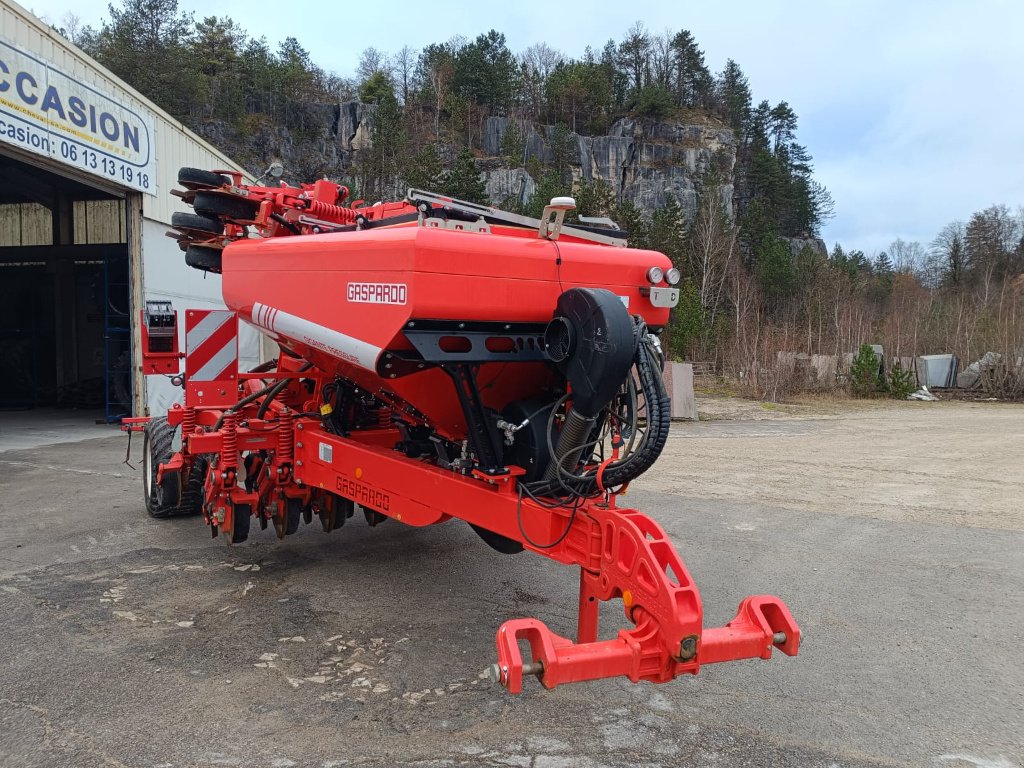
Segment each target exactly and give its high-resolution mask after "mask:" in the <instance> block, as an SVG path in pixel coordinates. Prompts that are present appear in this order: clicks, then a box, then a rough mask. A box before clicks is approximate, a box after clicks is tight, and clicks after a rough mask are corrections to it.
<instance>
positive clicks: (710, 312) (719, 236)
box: [689, 184, 736, 329]
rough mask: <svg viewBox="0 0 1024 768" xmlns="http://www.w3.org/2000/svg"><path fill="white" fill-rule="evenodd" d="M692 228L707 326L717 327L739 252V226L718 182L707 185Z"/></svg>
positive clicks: (693, 266) (693, 268)
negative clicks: (737, 227) (728, 208)
mask: <svg viewBox="0 0 1024 768" xmlns="http://www.w3.org/2000/svg"><path fill="white" fill-rule="evenodd" d="M705 190H706V191H705V192H704V194H701V195H700V197H699V200H698V207H697V216H696V218H695V219H694V222H693V225H692V227H691V230H690V248H689V261H690V274H691V275H693V278H694V281H695V282H696V285H697V293H698V295H699V296H700V303H701V306H702V307H704V316H705V318H706V326H707V327H708V328H709V329H713V328H714V327H715V322H716V320H717V319H718V312H719V310H720V309H721V307H722V298H723V294H724V292H725V285H726V280H727V278H728V277H729V267H730V266H731V264H732V263H733V261H734V259H735V255H736V228H735V227H734V226H733V224H732V221H730V219H729V216H728V213H727V212H726V210H725V206H724V205H723V204H722V199H721V197H720V196H719V194H718V187H717V185H713V184H712V185H706V187H705Z"/></svg>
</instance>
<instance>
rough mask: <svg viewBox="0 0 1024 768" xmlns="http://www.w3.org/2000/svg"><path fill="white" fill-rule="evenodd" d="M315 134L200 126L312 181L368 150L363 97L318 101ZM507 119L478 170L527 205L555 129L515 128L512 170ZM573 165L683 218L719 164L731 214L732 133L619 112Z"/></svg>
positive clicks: (580, 139) (486, 130) (579, 174)
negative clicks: (674, 205)
mask: <svg viewBox="0 0 1024 768" xmlns="http://www.w3.org/2000/svg"><path fill="white" fill-rule="evenodd" d="M311 117H312V130H309V131H307V132H305V135H302V136H297V135H294V134H292V133H289V132H288V131H283V130H280V129H275V128H273V127H271V126H262V127H260V128H259V129H258V130H257V131H255V132H253V133H252V134H251V135H250V136H249V137H248V138H246V139H244V140H239V139H238V138H237V137H236V136H232V135H231V133H232V132H231V131H229V130H228V129H227V128H226V127H225V126H224V125H223V124H220V123H213V122H211V123H208V124H206V125H204V126H202V128H201V131H202V133H204V134H205V135H206V137H207V138H208V139H210V140H211V141H212V142H213V143H215V144H217V145H218V146H221V147H224V148H225V150H226V151H227V152H228V153H229V154H231V155H232V156H234V157H235V158H236V159H238V161H239V162H241V163H243V164H245V165H246V167H248V168H250V169H251V170H253V171H254V172H255V173H257V174H259V173H262V172H263V169H264V168H266V166H267V165H268V164H269V162H270V161H271V160H272V159H274V158H280V159H281V160H282V161H283V162H284V165H285V168H286V169H288V173H287V175H288V177H295V178H301V177H308V178H313V177H316V176H321V175H324V174H327V175H330V176H343V175H344V174H345V171H346V170H347V169H348V168H350V167H351V165H352V163H353V162H354V161H355V160H356V158H357V156H358V153H359V151H360V150H364V149H368V148H369V147H371V146H372V141H373V140H372V136H373V121H374V107H373V106H372V105H367V104H361V103H359V102H347V103H344V104H337V105H323V106H322V107H319V108H318V111H317V112H316V113H315V114H313V115H311ZM511 124H512V121H511V120H510V119H509V118H504V117H489V118H487V119H486V120H485V122H484V125H483V134H482V141H481V144H482V149H483V154H484V155H485V156H484V157H483V158H481V168H482V175H483V176H484V181H485V183H486V188H487V192H488V194H489V195H490V197H491V199H492V201H493V202H495V203H497V202H501V201H503V200H506V199H509V198H514V199H518V200H519V201H520V202H526V200H528V199H529V198H530V196H531V195H533V193H534V192H535V190H536V188H537V181H538V179H535V178H533V177H532V176H531V175H530V174H529V173H528V172H527V171H526V167H536V166H537V165H538V163H539V164H543V165H546V164H549V163H551V162H552V161H553V160H554V149H553V146H552V144H553V140H554V139H555V128H554V127H553V126H536V125H523V124H519V126H518V127H519V131H520V133H521V134H522V136H523V137H524V140H525V152H524V157H523V163H522V164H520V165H519V166H518V167H516V166H510V165H509V164H508V163H507V161H506V160H505V159H504V158H503V157H502V151H501V144H502V138H503V136H504V135H505V133H506V131H508V129H509V126H510V125H511ZM568 146H569V149H570V151H569V165H570V166H571V168H572V173H573V178H574V180H576V181H586V182H594V181H603V182H606V183H607V184H608V185H609V186H610V187H611V189H612V190H613V191H614V192H615V194H616V196H617V197H618V199H619V200H621V201H629V202H631V203H633V204H635V205H636V206H637V207H638V208H639V209H640V210H641V211H645V212H650V211H653V210H654V209H655V208H658V207H660V206H661V205H663V204H664V203H665V200H666V198H667V197H668V196H670V195H671V196H672V197H674V198H675V199H676V201H677V202H678V203H679V204H680V206H681V207H682V209H683V211H684V215H685V216H686V218H687V220H692V218H693V216H694V215H695V212H696V207H697V182H698V180H699V179H700V177H701V174H702V173H703V172H704V170H705V169H707V168H708V167H709V166H710V165H711V164H712V162H713V161H716V160H717V163H718V168H719V169H720V170H721V174H720V175H721V184H720V187H719V193H720V194H721V196H722V201H723V203H724V204H725V206H726V209H727V210H728V211H730V213H731V212H732V210H733V205H732V201H733V183H732V182H733V178H732V172H733V167H734V165H735V161H736V137H735V135H734V133H733V131H732V130H731V129H729V128H725V127H722V126H720V125H717V124H712V123H706V124H695V123H684V122H678V121H670V120H664V121H659V120H650V119H640V118H623V119H620V120H617V121H616V122H615V123H613V124H612V126H611V128H610V129H609V130H608V132H607V134H606V135H601V136H582V135H578V134H570V135H569V139H568Z"/></svg>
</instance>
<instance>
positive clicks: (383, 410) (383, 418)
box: [377, 405, 392, 429]
mask: <svg viewBox="0 0 1024 768" xmlns="http://www.w3.org/2000/svg"><path fill="white" fill-rule="evenodd" d="M391 414H392V410H391V408H390V407H389V406H386V405H382V406H381V407H380V408H378V409H377V426H378V427H381V428H383V429H387V428H388V427H390V426H391Z"/></svg>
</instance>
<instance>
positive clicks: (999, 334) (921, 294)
mask: <svg viewBox="0 0 1024 768" xmlns="http://www.w3.org/2000/svg"><path fill="white" fill-rule="evenodd" d="M59 31H60V32H61V34H63V35H64V36H65V37H67V38H68V39H70V40H71V41H72V42H74V43H76V44H77V45H79V46H80V47H82V48H83V49H84V50H85V51H86V52H87V53H89V54H90V55H92V56H93V57H95V58H96V59H97V60H99V61H100V62H101V63H103V64H104V65H106V66H107V67H108V68H109V69H111V70H112V71H113V72H114V73H115V74H117V75H119V76H120V77H122V78H123V79H125V80H126V81H128V82H129V83H131V84H132V85H133V86H135V87H136V88H137V89H139V90H140V91H141V92H142V93H144V94H145V95H147V96H149V97H150V98H151V99H153V100H154V101H155V102H157V103H158V104H160V105H161V106H162V107H163V108H165V109H166V110H167V111H168V112H170V113H171V114H172V115H174V116H175V117H177V118H179V119H180V120H182V122H184V123H186V124H187V125H189V126H191V127H193V128H194V129H195V130H197V131H198V132H199V133H201V134H203V135H210V131H209V127H210V126H211V125H212V124H216V125H218V126H226V127H227V128H228V129H229V131H228V132H227V133H224V132H221V133H222V134H223V135H226V136H229V137H231V138H230V139H228V140H227V141H229V142H230V141H236V140H238V141H241V140H244V138H245V137H247V136H253V135H256V134H258V133H260V132H261V131H268V130H269V131H274V130H278V131H279V130H286V131H288V132H290V134H292V135H295V136H304V135H305V136H309V137H315V136H317V135H320V134H321V132H322V130H323V121H324V119H325V112H324V109H323V107H324V105H336V104H339V103H342V102H347V101H353V100H358V101H360V102H362V103H363V104H367V105H372V109H373V114H374V119H373V129H372V142H371V145H370V146H369V147H367V148H366V149H364V150H362V151H360V152H359V153H357V154H356V157H355V159H354V161H353V163H352V164H351V166H350V167H346V168H326V167H308V168H303V172H304V174H305V175H306V176H308V178H305V179H302V180H304V181H309V180H312V178H314V177H316V176H319V175H323V174H327V175H330V176H332V177H337V178H338V179H340V180H342V181H344V182H345V183H346V184H348V185H349V186H350V187H352V188H353V191H354V193H356V195H357V196H359V197H367V198H372V197H376V196H394V195H400V194H401V192H402V191H403V190H404V188H405V186H406V185H412V186H418V187H424V188H431V189H435V190H437V191H440V192H444V193H446V194H451V195H454V196H458V197H462V198H465V199H470V200H475V201H481V202H482V201H484V198H485V196H486V193H485V191H484V187H483V182H482V179H481V173H480V169H481V166H480V159H481V158H480V155H481V154H482V153H481V149H482V142H483V127H484V125H485V120H486V118H488V117H492V116H500V117H508V118H512V123H511V124H510V125H511V128H510V129H509V130H507V131H506V132H505V133H504V135H503V136H502V141H501V154H502V156H503V158H502V160H503V162H504V163H505V164H506V165H507V166H508V167H519V166H522V167H525V168H526V170H527V171H528V172H529V173H530V175H531V176H532V177H533V178H534V179H536V180H537V182H538V184H537V192H536V194H535V195H534V198H533V199H532V200H529V201H527V202H526V204H525V206H522V207H523V210H524V212H528V213H535V214H536V213H539V210H540V208H541V207H542V205H543V203H544V202H545V201H546V200H548V199H550V198H551V197H553V196H554V195H557V194H570V193H571V194H574V195H575V196H576V198H577V200H578V203H579V213H580V214H582V215H610V216H612V217H613V218H614V219H615V220H616V221H618V222H619V224H620V225H621V226H622V227H623V228H624V229H626V230H628V231H629V232H630V243H631V245H634V246H638V247H648V248H655V249H657V250H660V251H662V252H664V253H666V254H667V255H669V257H670V258H671V259H672V260H673V262H674V263H675V264H676V265H677V266H678V267H679V269H680V270H681V271H682V273H683V275H684V276H685V279H684V282H683V284H682V299H681V301H680V306H679V308H678V309H677V310H676V311H675V312H674V319H673V322H672V326H671V328H670V329H668V330H669V333H668V338H667V341H668V345H669V349H670V351H671V353H672V355H673V356H675V357H677V358H680V359H690V360H695V361H700V362H705V363H708V364H710V365H711V367H712V368H713V369H714V370H716V371H719V372H721V373H722V374H723V375H727V376H730V377H732V378H733V379H734V380H738V381H740V382H741V383H742V384H743V386H744V387H745V388H747V389H748V390H749V391H751V392H753V393H755V394H757V395H759V396H767V397H779V396H782V395H784V394H786V393H787V392H788V391H791V390H793V389H795V388H801V387H806V386H821V387H824V388H830V387H832V386H834V385H835V384H836V382H835V381H830V382H812V381H807V380H797V379H795V378H794V377H793V375H792V372H791V371H788V370H786V369H785V368H784V367H782V366H780V365H779V364H778V359H779V358H778V353H779V352H803V353H807V354H831V355H842V354H844V353H849V352H855V351H856V350H857V349H858V347H859V346H860V345H861V344H863V343H881V344H883V345H884V346H885V348H886V351H887V353H888V354H889V356H890V357H901V356H912V355H916V354H925V353H935V352H954V353H956V354H958V355H959V356H960V357H961V359H963V360H964V361H972V360H975V359H977V358H979V357H980V356H981V355H983V354H984V353H985V352H989V351H994V352H997V353H1000V354H1001V355H1002V357H1001V359H1002V360H1003V361H1005V362H1003V363H1002V364H1001V374H1000V376H998V377H996V379H998V381H999V382H1001V383H1000V384H999V387H1000V388H1001V389H1002V390H1005V391H1007V392H1010V393H1011V394H1012V393H1013V391H1016V392H1017V393H1018V394H1019V393H1021V392H1024V366H1021V365H1019V364H1016V363H1017V361H1018V357H1019V355H1020V354H1021V352H1022V350H1024V277H1022V274H1021V273H1022V272H1024V211H1022V210H1012V209H1010V208H1008V207H1007V206H1005V205H998V204H997V205H993V206H991V207H989V208H986V209H985V210H982V211H978V212H975V213H973V214H971V215H970V216H969V217H967V218H966V220H965V221H962V222H960V221H957V222H951V223H950V224H948V225H947V226H946V227H944V228H943V229H942V230H941V232H938V233H936V235H935V238H934V240H933V241H931V242H929V243H925V244H922V243H916V242H911V243H907V242H904V241H902V240H897V241H895V242H894V243H893V244H892V245H891V246H890V247H889V248H888V249H886V251H884V252H882V253H878V254H871V255H867V254H864V253H862V252H860V251H855V250H853V251H847V250H846V249H844V248H843V247H842V245H841V244H835V246H834V248H833V249H832V251H831V252H830V253H825V252H822V250H821V249H820V248H815V247H813V246H812V245H809V244H808V242H809V241H808V238H813V237H815V236H817V235H818V234H819V233H820V228H821V226H822V224H823V223H824V222H825V221H826V220H827V219H828V218H829V217H830V216H831V215H832V214H833V202H832V199H831V196H830V195H829V193H828V191H827V190H826V189H825V188H824V187H823V186H822V185H821V184H819V183H818V182H817V181H816V180H815V178H814V175H813V166H812V162H811V161H812V158H811V155H810V153H809V151H808V150H807V148H806V147H804V146H803V145H801V144H800V143H799V141H798V139H797V128H798V117H797V115H796V114H795V112H794V111H793V110H792V108H791V107H790V106H789V105H788V104H787V103H786V102H784V101H783V102H779V103H777V104H774V105H773V104H770V103H769V102H767V101H760V102H758V101H756V100H755V98H754V96H753V94H752V92H751V87H750V84H749V81H748V79H747V77H746V75H745V74H744V72H743V70H742V69H741V67H740V65H739V64H738V63H737V62H736V61H734V60H732V59H729V60H728V61H727V63H726V64H725V66H724V67H723V68H722V70H721V71H719V72H717V73H714V72H712V71H711V70H710V69H709V68H708V66H707V64H706V62H705V55H704V52H703V51H702V50H701V48H700V47H699V44H698V41H696V40H695V39H694V37H693V35H692V34H691V33H690V32H688V31H687V30H685V29H680V30H678V31H666V32H664V33H652V32H651V31H649V30H648V29H646V28H645V27H644V25H643V24H641V23H639V22H638V23H637V24H635V25H633V26H632V27H630V28H629V29H628V30H626V31H625V33H624V34H623V36H622V38H621V39H620V40H609V41H607V42H605V43H603V44H596V45H595V47H588V48H586V50H585V52H584V54H583V55H582V56H581V57H579V58H572V57H569V56H567V55H565V54H563V53H562V52H560V51H558V50H557V49H555V48H553V47H551V46H549V45H547V44H544V43H539V44H535V45H532V46H530V47H529V48H527V49H525V50H523V51H519V52H514V51H512V50H511V49H510V48H509V47H508V44H507V41H506V39H505V37H504V35H503V34H501V33H500V32H498V31H495V30H491V31H488V32H485V33H482V34H480V35H479V36H477V37H476V38H475V39H472V40H469V39H464V38H453V39H450V40H447V41H444V42H437V43H434V44H431V45H428V46H426V47H425V48H423V49H422V50H414V49H412V48H410V47H409V46H403V47H401V48H400V49H398V50H395V51H379V50H376V49H373V48H368V49H366V50H365V51H363V53H362V56H361V58H360V62H359V65H358V67H357V70H356V72H354V73H350V74H348V75H338V74H335V73H332V72H329V71H326V70H324V69H323V68H321V67H320V66H318V65H317V64H316V63H315V62H313V61H312V60H311V58H310V55H309V53H308V52H307V51H306V50H305V49H304V48H303V47H302V45H301V44H300V42H299V41H298V40H296V39H294V38H287V39H285V40H284V41H282V42H280V43H278V44H277V45H276V46H272V44H271V43H270V42H269V41H268V40H267V39H265V38H253V37H251V36H249V35H248V34H247V33H246V31H245V29H244V28H243V27H242V26H241V25H240V24H238V23H237V22H236V21H234V20H232V19H229V18H215V17H208V18H203V19H198V20H197V19H196V18H194V17H193V16H192V15H190V14H186V13H183V12H181V11H180V10H179V8H178V5H177V0H122V2H121V4H120V5H111V6H110V8H109V18H107V19H106V20H105V21H104V22H103V24H102V25H101V27H100V28H99V29H92V28H88V27H82V26H81V24H80V23H79V22H78V21H77V20H76V19H75V18H74V17H73V16H68V17H66V18H65V19H64V21H63V22H62V24H61V25H60V28H59ZM624 116H629V117H634V118H638V119H646V120H660V121H682V122H687V123H705V124H712V125H721V126H723V127H727V128H729V129H731V130H732V131H733V132H734V135H735V136H736V152H735V164H734V165H732V164H731V162H727V160H731V159H729V158H721V162H711V163H708V164H707V167H705V168H703V169H702V171H701V173H700V174H699V178H697V179H694V184H695V186H696V189H697V194H698V205H697V210H696V214H695V215H693V216H689V217H687V216H684V215H683V211H682V209H681V208H680V206H679V205H678V203H677V202H676V201H674V200H672V199H671V198H670V199H668V200H667V201H666V202H665V204H664V205H663V206H662V207H660V208H658V209H656V210H638V209H637V208H636V207H635V206H633V205H632V204H630V203H628V202H624V201H622V200H620V199H617V195H616V194H615V191H614V190H613V189H611V188H610V187H608V186H607V185H605V184H602V183H600V182H598V183H593V184H586V183H580V182H579V181H578V180H576V181H574V178H573V174H572V169H571V167H570V158H571V154H572V153H571V146H572V141H573V140H574V134H579V135H594V134H600V133H602V132H606V131H607V130H608V129H609V127H610V126H611V125H612V124H613V123H614V121H615V120H617V119H619V118H621V117H624ZM531 125H549V126H554V128H553V130H552V132H551V134H550V136H551V147H552V153H551V155H552V156H551V158H550V159H549V161H548V162H547V163H541V162H540V161H539V160H538V159H537V158H535V157H528V156H527V154H526V152H525V146H524V142H525V130H526V129H527V128H528V127H529V126H531ZM223 148H224V149H225V150H226V151H227V152H228V153H229V154H231V153H232V147H231V146H225V147H223ZM730 166H731V167H730ZM251 170H253V171H255V172H257V173H258V172H260V171H261V170H262V169H259V168H253V169H251ZM723 184H731V185H732V188H733V197H732V200H731V201H723V200H722V199H721V195H720V193H719V190H720V189H721V187H722V185H723ZM727 202H731V205H730V204H727ZM510 204H511V205H518V203H515V204H513V203H511V202H510ZM839 378H840V380H841V379H842V376H840V377H839ZM990 380H992V379H991V377H990ZM840 383H842V382H841V381H840Z"/></svg>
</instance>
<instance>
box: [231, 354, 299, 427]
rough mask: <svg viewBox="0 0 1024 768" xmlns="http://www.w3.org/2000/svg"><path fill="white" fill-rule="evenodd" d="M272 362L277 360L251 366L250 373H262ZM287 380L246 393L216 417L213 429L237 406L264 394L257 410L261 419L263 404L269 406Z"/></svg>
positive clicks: (285, 385) (237, 407)
mask: <svg viewBox="0 0 1024 768" xmlns="http://www.w3.org/2000/svg"><path fill="white" fill-rule="evenodd" d="M272 364H273V365H276V364H277V361H276V360H272V361H267V362H266V363H262V364H261V365H258V366H256V367H255V368H253V369H252V371H251V373H262V372H263V371H264V370H265V369H264V366H268V367H273V365H272ZM312 367H313V364H312V363H310V362H307V363H306V364H305V365H304V366H302V367H301V368H300V369H299V371H300V372H301V371H306V370H309V369H310V368H312ZM289 381H291V379H281V381H275V382H274V383H273V384H268V385H267V386H265V387H264V388H263V389H260V390H257V391H256V392H252V393H250V394H248V395H246V396H245V397H243V398H242V399H241V400H239V401H238V402H237V403H235V404H234V405H232V406H231V407H230V408H228V409H227V410H226V411H224V413H222V414H221V415H220V416H219V417H218V419H217V421H216V422H214V425H213V431H214V432H216V431H217V430H218V429H220V428H221V425H223V424H224V417H225V416H227V415H228V414H229V413H235V412H236V411H237V410H238V409H239V408H243V407H245V406H247V405H248V404H249V403H251V402H253V401H255V400H259V399H260V398H261V397H263V396H264V395H266V396H267V399H266V400H265V401H264V402H263V403H261V404H260V410H259V411H257V416H258V417H259V418H261V419H262V418H263V414H264V413H266V408H265V407H264V406H269V404H270V401H271V400H273V399H274V398H275V397H277V396H278V395H279V394H281V392H282V391H283V390H284V388H285V387H287V386H288V382H289ZM282 385H283V386H282ZM274 390H277V391H276V392H275V391H274Z"/></svg>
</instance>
